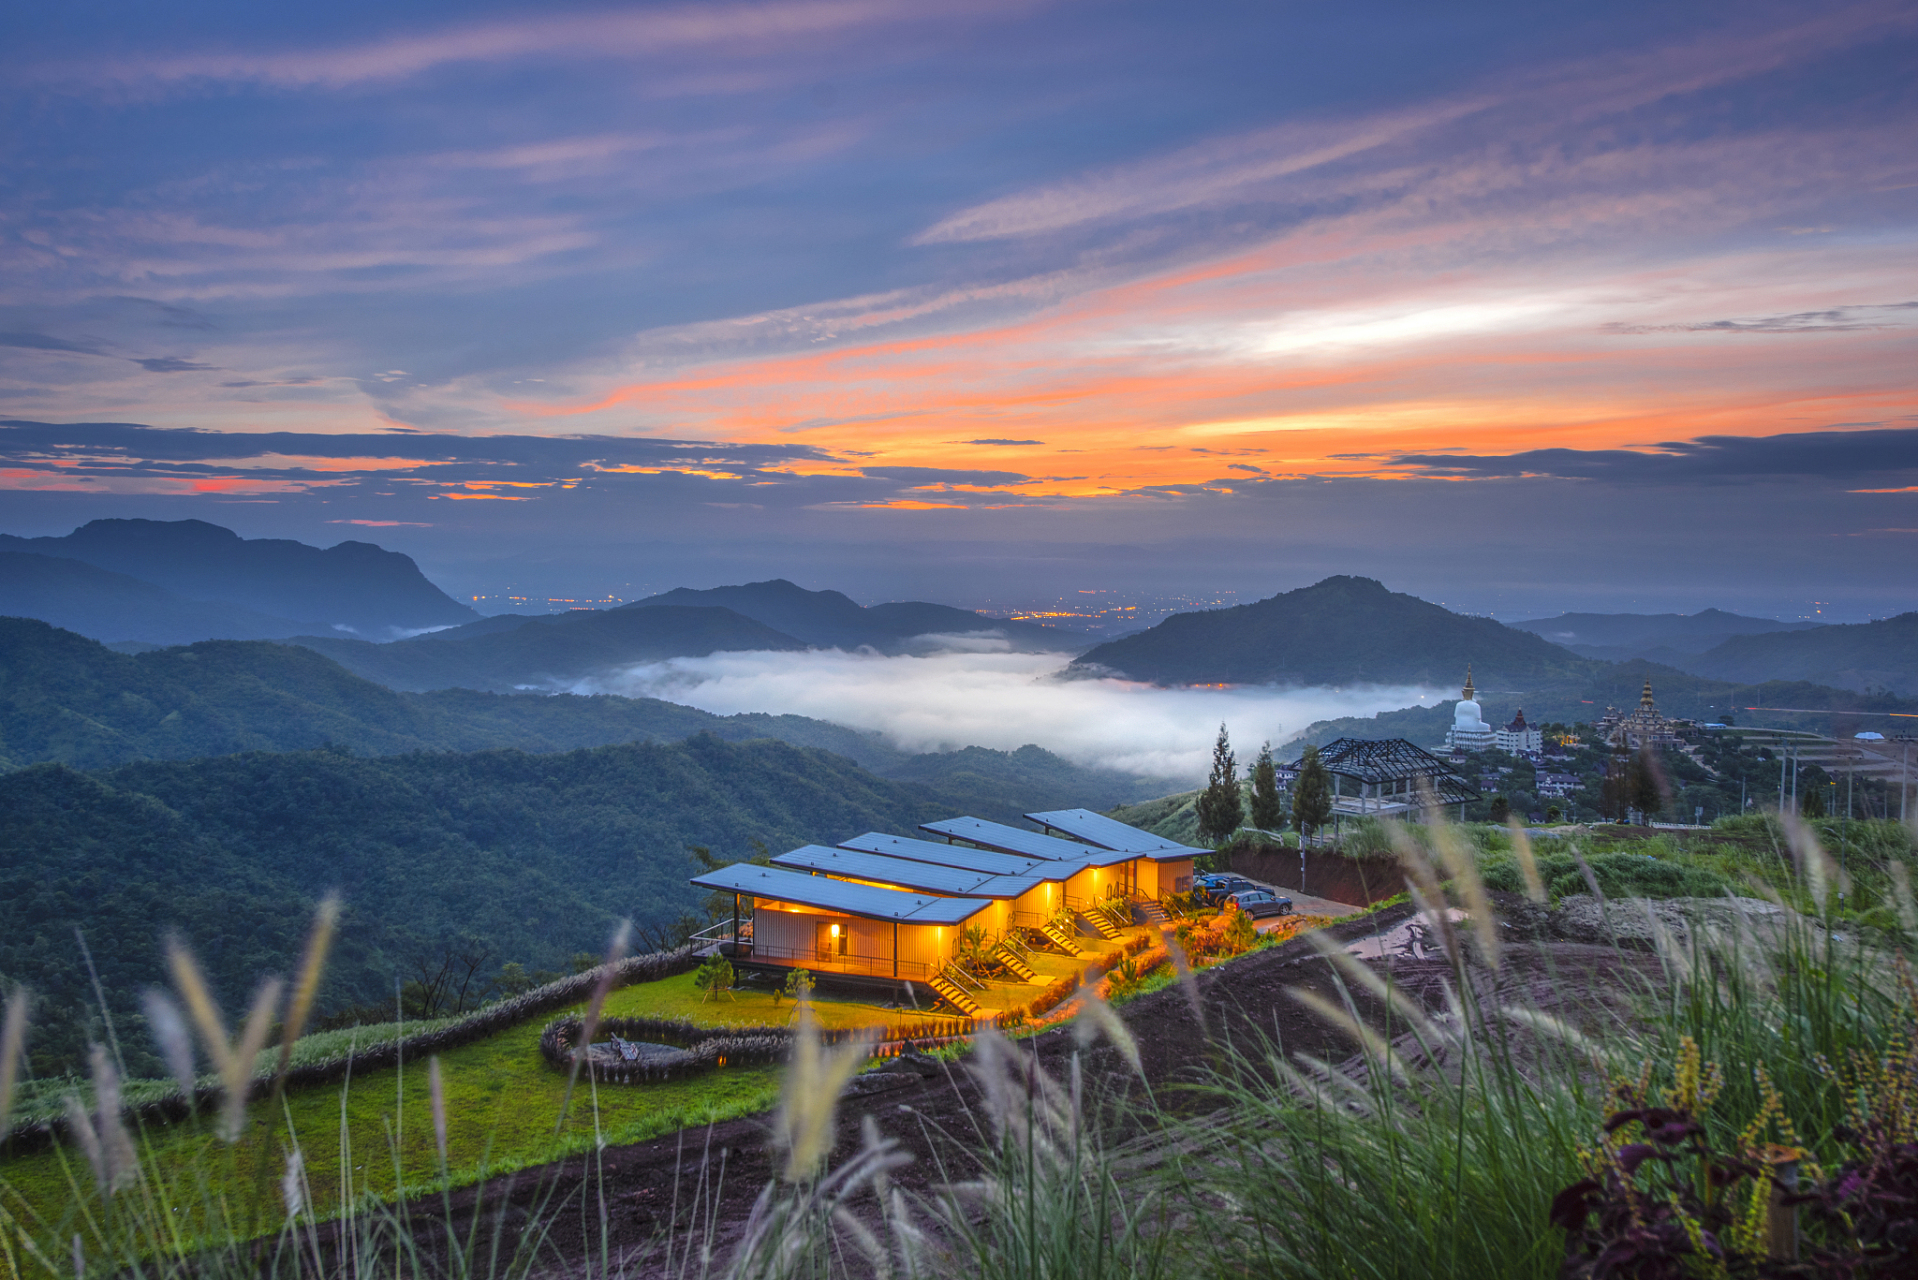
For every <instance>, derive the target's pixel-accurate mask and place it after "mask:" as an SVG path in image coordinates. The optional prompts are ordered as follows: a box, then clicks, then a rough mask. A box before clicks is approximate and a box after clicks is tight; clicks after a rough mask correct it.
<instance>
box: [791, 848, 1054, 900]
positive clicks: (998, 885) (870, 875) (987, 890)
mask: <svg viewBox="0 0 1918 1280" xmlns="http://www.w3.org/2000/svg"><path fill="white" fill-rule="evenodd" d="M773 865H774V866H775V867H788V868H790V869H792V870H794V871H812V872H818V873H821V874H824V875H829V876H851V877H853V878H855V879H858V880H876V881H878V882H880V883H881V884H883V885H891V886H893V887H895V888H900V889H916V890H919V891H921V892H924V893H937V894H941V895H943V896H945V897H948V898H964V897H973V898H1016V897H1018V896H1019V895H1020V894H1022V893H1029V892H1031V891H1032V890H1034V889H1036V888H1038V887H1039V886H1040V885H1042V884H1044V883H1045V880H1044V878H1043V877H1040V876H997V875H992V874H990V873H989V872H983V871H974V870H970V869H968V868H965V867H942V866H938V865H936V864H934V863H931V862H914V861H913V860H912V859H910V858H895V857H892V856H890V855H888V854H884V853H865V852H862V851H860V850H858V849H828V848H825V847H824V846H821V845H816V844H809V845H804V846H802V847H800V848H797V849H794V850H793V851H792V852H790V853H782V854H780V855H779V856H778V857H776V858H774V859H773Z"/></svg>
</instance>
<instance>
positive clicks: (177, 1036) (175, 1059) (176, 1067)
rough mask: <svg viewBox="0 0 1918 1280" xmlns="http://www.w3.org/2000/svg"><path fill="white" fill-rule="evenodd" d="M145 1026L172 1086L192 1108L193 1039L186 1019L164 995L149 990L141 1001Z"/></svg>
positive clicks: (157, 991)
mask: <svg viewBox="0 0 1918 1280" xmlns="http://www.w3.org/2000/svg"><path fill="white" fill-rule="evenodd" d="M143 1003H144V1004H145V1005H146V1015H147V1026H148V1027H149V1028H151V1029H152V1031H153V1039H154V1042H155V1043H157V1044H158V1045H159V1046H160V1056H161V1057H162V1058H164V1059H166V1065H167V1070H168V1071H170V1072H172V1073H173V1080H174V1083H175V1084H177V1085H179V1086H180V1096H181V1097H182V1098H185V1099H186V1101H187V1105H188V1106H191V1105H192V1104H193V1090H194V1085H195V1079H196V1077H195V1074H194V1070H193V1036H192V1033H190V1032H189V1031H188V1030H187V1026H186V1017H185V1016H184V1015H183V1014H182V1013H181V1012H180V1006H179V1005H177V1004H175V1003H174V1002H173V1001H172V1000H171V999H170V998H169V997H168V996H167V994H166V992H164V991H160V990H158V989H149V990H148V991H147V993H146V996H145V997H144V1001H143Z"/></svg>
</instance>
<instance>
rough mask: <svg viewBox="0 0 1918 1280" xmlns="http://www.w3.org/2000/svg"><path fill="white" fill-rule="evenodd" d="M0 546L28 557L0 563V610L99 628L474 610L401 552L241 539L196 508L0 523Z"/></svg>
mask: <svg viewBox="0 0 1918 1280" xmlns="http://www.w3.org/2000/svg"><path fill="white" fill-rule="evenodd" d="M0 552H7V553H12V554H13V555H14V556H19V557H29V558H31V559H17V560H14V561H13V562H12V563H11V564H9V565H8V566H6V567H4V569H0V575H4V576H0V613H7V614H13V615H17V616H27V617H40V618H42V619H43V620H45V621H48V622H53V623H55V624H56V625H62V626H68V627H70V628H71V629H73V630H77V631H80V632H82V633H84V634H88V635H93V636H95V637H97V638H99V639H104V640H144V641H149V642H152V643H163V644H164V643H180V642H186V641H193V640H208V639H265V638H276V637H280V636H289V635H296V634H298V633H300V632H302V631H313V630H320V631H328V632H335V633H339V634H346V635H358V636H364V637H367V638H370V639H380V640H386V639H392V638H394V637H396V636H402V635H408V634H412V633H415V632H419V631H424V630H428V629H430V628H435V627H448V626H457V625H459V624H460V623H464V622H472V621H474V620H475V619H477V618H478V617H479V616H480V615H479V614H478V612H476V611H475V610H474V609H472V608H470V607H469V606H467V605H463V604H461V603H460V602H459V601H457V600H454V599H453V598H452V597H450V596H448V595H447V594H446V593H445V592H443V591H441V590H440V589H439V588H438V587H436V586H434V585H433V584H432V583H431V582H429V581H427V579H426V575H424V574H422V573H421V572H420V570H419V566H418V565H416V564H414V563H413V561H412V558H411V557H409V556H405V555H401V554H400V553H399V552H397V551H387V550H385V549H383V548H381V547H377V546H375V545H373V544H372V543H370V542H342V543H339V544H337V545H335V546H332V547H327V548H325V549H322V548H319V547H312V546H308V545H306V544H305V543H303V542H294V541H291V540H289V539H284V538H256V539H245V538H242V537H240V535H238V534H237V533H234V532H233V531H232V530H231V529H223V528H221V527H220V526H219V525H216V524H208V523H207V522H205V521H204V520H94V521H91V522H90V523H88V524H85V525H82V526H81V527H80V528H78V529H75V530H74V531H73V532H72V533H70V534H67V535H66V536H64V537H59V538H20V537H15V536H13V535H11V534H0ZM89 569H91V570H93V571H95V572H89V571H88V570H89ZM98 571H104V572H98Z"/></svg>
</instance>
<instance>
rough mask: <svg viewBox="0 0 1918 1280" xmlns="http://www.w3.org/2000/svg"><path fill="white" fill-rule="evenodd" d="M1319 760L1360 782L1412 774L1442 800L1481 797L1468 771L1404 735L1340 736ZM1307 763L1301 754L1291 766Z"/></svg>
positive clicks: (1464, 800) (1454, 801)
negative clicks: (1407, 739)
mask: <svg viewBox="0 0 1918 1280" xmlns="http://www.w3.org/2000/svg"><path fill="white" fill-rule="evenodd" d="M1319 763H1320V764H1322V765H1324V766H1325V767H1326V770H1327V771H1328V772H1331V773H1336V774H1338V775H1340V776H1341V777H1346V778H1356V779H1357V780H1358V781H1360V782H1368V783H1371V782H1397V781H1399V780H1401V779H1405V778H1410V779H1412V780H1413V781H1414V783H1415V784H1417V785H1418V786H1419V788H1420V789H1421V790H1422V789H1423V788H1425V787H1429V788H1430V789H1431V793H1432V798H1433V800H1434V801H1436V802H1437V803H1439V804H1464V803H1467V802H1469V801H1473V800H1476V799H1478V798H1479V789H1478V788H1477V787H1475V786H1473V785H1472V784H1471V782H1470V781H1468V780H1467V779H1466V777H1465V775H1464V774H1462V773H1460V772H1458V770H1456V769H1454V768H1452V766H1451V765H1449V764H1447V763H1445V761H1443V760H1441V759H1439V758H1438V757H1437V756H1435V755H1433V754H1432V753H1431V752H1429V751H1427V750H1425V749H1424V748H1422V747H1417V746H1414V745H1412V744H1411V743H1410V742H1407V741H1406V740H1405V739H1404V738H1376V739H1375V738H1340V739H1338V740H1336V741H1334V742H1328V743H1326V744H1325V745H1324V746H1322V747H1320V748H1319ZM1304 764H1305V759H1304V757H1303V756H1301V757H1300V758H1299V759H1298V760H1297V761H1294V762H1293V763H1292V764H1291V765H1290V766H1289V767H1290V768H1293V769H1298V768H1302V767H1304Z"/></svg>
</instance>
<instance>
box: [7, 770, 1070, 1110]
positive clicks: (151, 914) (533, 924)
mask: <svg viewBox="0 0 1918 1280" xmlns="http://www.w3.org/2000/svg"><path fill="white" fill-rule="evenodd" d="M998 791H999V794H998V798H997V799H996V800H994V799H992V798H991V797H989V796H987V795H984V794H981V793H980V792H979V791H978V790H977V789H972V790H963V791H958V792H954V791H949V790H947V789H946V788H944V787H942V786H940V785H938V784H937V783H927V782H895V781H889V780H887V779H884V778H880V777H878V776H876V775H875V774H872V773H870V772H868V771H866V770H863V769H861V768H859V767H858V766H857V765H855V764H853V763H852V762H851V761H849V760H847V759H845V758H844V757H841V756H836V755H833V754H831V753H829V752H825V751H817V750H806V749H801V748H797V747H792V746H788V745H786V744H784V743H777V742H766V741H760V742H749V743H728V742H723V741H721V740H719V739H717V738H714V737H711V736H706V735H702V736H698V737H694V738H692V739H690V740H688V741H685V742H680V743H672V744H639V745H628V746H615V747H600V748H596V749H593V750H587V751H574V752H567V753H563V754H558V755H543V756H542V755H529V754H526V753H524V752H518V751H489V752H480V753H473V754H462V755H454V754H440V755H413V756H401V757H390V758H384V759H368V758H364V757H356V756H353V755H349V754H347V753H345V752H342V751H338V750H323V751H307V752H296V753H285V754H266V753H255V754H245V755H237V756H226V757H222V758H218V759H211V760H195V761H172V762H159V761H153V762H145V763H140V764H133V765H127V766H124V767H122V768H118V769H113V770H108V771H105V772H102V773H97V774H84V773H80V772H77V771H75V770H72V769H69V768H66V767H65V766H62V765H37V766H34V767H32V768H29V769H23V770H19V771H16V772H14V773H11V774H7V775H5V776H0V975H4V977H5V978H6V979H7V980H10V981H21V982H25V983H27V984H28V985H29V986H31V987H32V988H33V989H34V991H35V992H36V993H37V995H38V997H39V999H40V1001H41V1004H40V1006H39V1007H38V1009H37V1011H36V1014H35V1021H36V1023H38V1024H39V1026H40V1027H41V1028H43V1029H44V1030H42V1031H36V1034H35V1040H34V1043H35V1045H36V1046H38V1047H39V1050H38V1051H39V1052H40V1053H41V1054H42V1055H43V1057H42V1060H41V1061H40V1063H39V1065H40V1067H42V1068H51V1067H53V1066H56V1065H58V1064H57V1063H56V1062H55V1059H56V1058H58V1059H61V1061H63V1062H67V1061H70V1062H78V1061H80V1059H81V1056H82V1051H83V1048H84V1034H83V1028H82V1027H81V1025H80V1023H79V1020H78V1017H77V1013H78V1010H79V1009H80V1008H81V1006H82V1005H83V1004H84V1003H85V998H86V997H85V987H86V985H87V983H88V979H87V976H86V968H85V965H84V964H83V963H82V962H81V959H80V955H79V951H78V948H77V944H76V942H75V940H74V930H75V929H76V928H78V929H81V930H83V931H84V933H85V936H86V940H87V945H88V946H89V947H90V948H91V949H92V952H93V956H94V959H95V961H96V963H97V964H98V965H99V968H100V977H101V980H102V983H103V985H104V988H105V990H106V991H107V992H109V993H110V994H111V996H112V997H113V998H114V999H116V1000H120V999H124V1000H125V1002H126V1004H125V1006H124V1007H123V1008H122V1009H121V1010H120V1011H119V1012H120V1015H121V1016H122V1017H124V1018H132V1017H134V1016H135V1014H134V1010H133V1008H132V1002H133V1001H134V1000H135V999H137V994H138V992H139V990H140V989H141V987H142V986H144V985H147V984H151V983H154V982H157V981H159V980H160V979H161V976H162V975H161V972H160V968H159V963H158V960H159V950H158V947H159V941H160V939H161V937H162V936H163V935H164V934H165V933H166V932H167V931H168V930H170V929H177V930H179V931H180V933H181V934H182V935H183V936H184V937H186V938H187V939H188V940H189V941H191V942H192V944H193V946H194V948H195V950H196V951H197V953H198V954H199V955H200V957H201V959H202V961H203V962H204V963H205V965H206V966H207V968H208V970H209V972H210V975H211V977H212V979H213V981H214V982H215V984H216V985H217V986H218V988H219V990H220V993H221V995H222V997H223V998H224V999H225V1001H226V1002H227V1004H228V1007H229V1008H235V1007H237V1006H238V1005H239V1004H240V1003H241V1002H242V1001H243V999H244V997H245V996H246V994H247V992H248V990H249V988H250V984H251V983H253V982H254V981H255V980H256V979H257V977H258V975H259V974H260V973H262V972H280V973H284V972H287V971H288V969H289V968H290V967H291V966H292V965H293V964H294V963H295V962H296V961H297V958H298V949H299V941H300V936H301V933H302V931H303V930H304V929H305V927H306V924H307V921H308V918H309V916H310V913H311V910H312V907H313V904H314V903H315V901H316V900H317V899H318V897H319V896H320V895H321V894H322V893H324V892H325V891H326V890H327V889H329V888H338V889H340V890H341V891H342V892H343V894H344V895H345V899H346V904H347V910H346V915H345V918H344V924H343V928H342V934H341V938H340V942H339V944H338V946H337V947H336V950H335V957H336V959H335V961H334V963H333V964H332V965H331V966H330V967H329V970H328V980H327V987H326V990H325V992H324V993H323V999H322V1004H323V1006H324V1007H326V1008H338V1007H339V1006H341V1005H350V1004H356V1003H360V1002H378V1001H381V1000H391V998H392V993H393V982H394V978H395V976H396V974H397V975H398V976H400V977H402V978H404V977H408V976H410V970H409V965H410V964H411V962H412V960H413V959H415V958H416V957H418V956H421V955H426V954H429V953H430V954H438V952H439V950H440V949H442V948H443V947H444V946H445V945H446V943H447V942H449V941H451V940H454V939H457V938H459V937H461V936H468V935H470V936H471V937H474V938H478V939H481V940H483V941H484V942H485V943H486V944H488V945H490V946H491V948H492V956H491V958H490V959H489V961H488V964H487V967H486V975H487V976H490V975H492V974H494V973H497V972H498V969H499V966H500V965H501V964H503V963H505V962H506V961H509V960H511V961H518V962H520V963H521V964H523V965H525V966H527V967H528V968H529V969H531V968H540V967H545V968H563V967H564V965H565V962H566V960H567V959H568V957H570V956H572V955H573V954H574V953H576V952H579V951H587V950H597V949H599V948H602V947H603V946H604V945H605V942H606V939H607V937H608V935H609V932H610V930H611V928H612V926H613V923H614V922H615V921H616V920H617V919H618V918H619V917H620V916H630V917H631V918H632V919H633V920H634V922H635V923H636V924H639V925H642V926H644V925H660V924H664V923H666V922H668V921H671V920H673V919H674V918H676V917H677V916H679V915H680V914H681V913H683V912H686V911H689V910H691V909H693V908H694V907H695V906H696V905H697V904H698V902H699V901H700V898H701V895H700V894H698V893H697V892H696V891H694V890H693V889H692V888H691V887H690V886H688V885H687V883H686V878H687V876H689V875H691V874H692V873H693V871H694V866H693V864H692V862H691V861H690V859H689V857H688V855H687V852H686V846H687V845H689V844H699V845H704V846H707V847H709V848H711V849H712V851H713V852H714V853H716V854H719V855H723V856H726V857H731V858H743V857H747V856H749V855H750V854H751V853H752V851H753V844H752V842H753V841H754V840H755V839H757V840H760V841H763V842H764V843H765V844H766V845H767V846H769V847H770V848H772V849H773V850H774V851H779V850H783V849H786V848H791V847H794V846H797V845H800V844H806V843H824V844H831V843H834V842H836V841H839V840H843V839H845V838H847V837H849V836H854V835H858V834H860V833H861V832H864V831H871V830H879V831H889V832H898V833H910V832H912V831H913V829H914V828H915V827H916V826H917V825H918V824H919V823H921V822H926V821H929V820H932V819H935V818H940V817H949V816H952V815H953V814H955V813H960V812H971V813H975V814H977V815H979V816H981V817H986V818H992V819H996V820H999V821H1006V822H1016V821H1018V820H1019V819H1018V815H1019V813H1020V812H1021V811H1022V810H1025V809H1029V808H1032V807H1034V804H1035V803H1036V802H1035V800H1034V796H1035V795H1037V794H1039V793H1037V792H1028V793H1026V794H1023V795H1022V794H1021V793H1020V791H1019V789H1018V788H1017V787H1013V786H1005V785H999V786H998ZM1054 794H1056V793H1054ZM121 1040H122V1041H123V1042H124V1043H127V1044H129V1045H131V1044H135V1043H136V1042H137V1043H138V1044H140V1045H144V1044H145V1043H146V1042H147V1037H145V1036H144V1035H128V1034H127V1026H126V1025H125V1024H124V1023H123V1024H122V1026H121ZM62 1055H65V1056H64V1058H63V1057H62ZM154 1070H155V1072H156V1073H157V1065H156V1067H155V1068H154Z"/></svg>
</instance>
